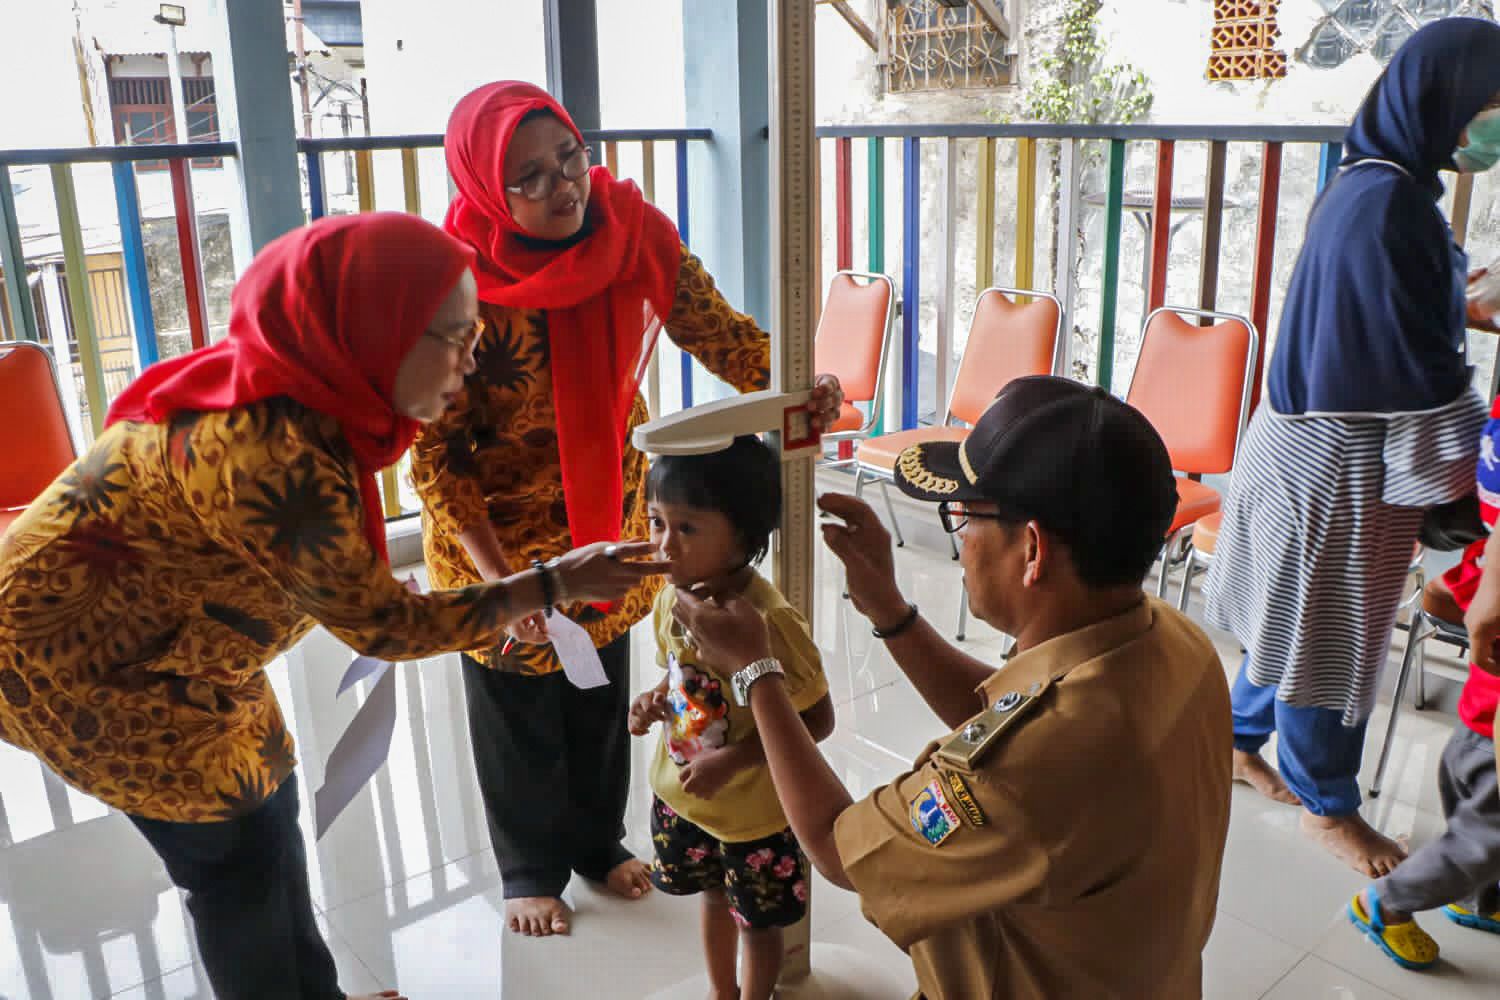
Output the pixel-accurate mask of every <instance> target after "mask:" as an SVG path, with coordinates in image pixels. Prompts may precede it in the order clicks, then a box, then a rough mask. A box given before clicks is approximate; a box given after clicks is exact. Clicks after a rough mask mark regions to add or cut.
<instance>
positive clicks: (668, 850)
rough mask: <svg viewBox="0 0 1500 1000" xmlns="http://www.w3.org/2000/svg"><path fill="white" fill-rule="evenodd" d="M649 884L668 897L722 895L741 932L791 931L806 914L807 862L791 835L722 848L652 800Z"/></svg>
mask: <svg viewBox="0 0 1500 1000" xmlns="http://www.w3.org/2000/svg"><path fill="white" fill-rule="evenodd" d="M651 843H652V845H653V846H654V847H655V848H656V863H655V864H653V865H652V866H651V881H652V883H653V884H654V885H655V886H656V887H657V888H658V889H660V890H661V891H662V892H664V893H666V894H667V895H669V896H694V895H697V894H698V893H700V892H707V891H709V890H712V889H722V890H723V891H724V895H725V896H726V897H728V899H729V912H730V913H732V914H733V915H734V919H735V922H736V923H738V924H739V925H740V926H741V927H748V928H751V929H753V930H766V929H769V928H772V927H790V926H791V925H792V924H795V923H796V922H797V921H799V920H801V919H802V918H803V917H804V916H805V915H806V914H807V875H808V872H807V857H806V856H805V855H804V854H803V853H802V848H801V847H800V846H798V844H797V838H796V837H794V836H792V831H791V830H790V829H787V830H782V831H781V832H780V833H775V834H772V835H771V836H769V837H762V838H761V839H760V840H749V841H746V842H744V843H742V844H726V843H724V842H722V841H719V840H717V839H715V838H714V837H713V836H711V835H710V834H708V833H706V832H705V831H703V830H701V829H699V828H698V827H697V826H694V825H693V824H692V823H690V822H688V821H687V820H685V819H683V818H682V817H681V816H679V815H677V813H675V812H673V811H672V808H671V807H670V806H668V805H667V804H666V803H665V802H663V801H662V800H661V799H658V798H656V797H655V796H652V798H651Z"/></svg>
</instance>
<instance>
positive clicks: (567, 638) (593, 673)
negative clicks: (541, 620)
mask: <svg viewBox="0 0 1500 1000" xmlns="http://www.w3.org/2000/svg"><path fill="white" fill-rule="evenodd" d="M547 635H548V636H549V637H550V638H551V639H552V648H553V649H555V650H557V658H558V659H559V660H561V661H562V665H563V673H564V674H566V675H567V677H568V680H569V681H571V682H572V683H573V686H574V687H576V688H583V689H584V690H588V689H589V688H596V687H603V686H604V685H606V684H608V683H609V677H608V675H606V674H605V673H604V661H602V660H600V659H599V651H598V650H597V649H595V648H594V640H593V639H592V638H590V637H589V634H588V632H586V631H585V630H584V628H583V626H582V625H579V624H578V623H577V622H575V621H574V620H573V619H571V618H568V617H567V616H565V615H553V616H552V617H551V618H548V619H547Z"/></svg>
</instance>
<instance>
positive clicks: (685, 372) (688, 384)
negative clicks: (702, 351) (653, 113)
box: [677, 139, 693, 410]
mask: <svg viewBox="0 0 1500 1000" xmlns="http://www.w3.org/2000/svg"><path fill="white" fill-rule="evenodd" d="M688 201H689V199H688V144H687V140H686V139H678V140H677V235H678V236H679V237H680V238H681V239H682V242H683V245H684V246H692V245H693V244H692V243H691V241H690V240H689V238H688ZM692 405H693V356H692V355H691V354H689V353H688V352H687V351H683V352H682V408H683V409H684V410H685V409H687V408H688V407H690V406H692Z"/></svg>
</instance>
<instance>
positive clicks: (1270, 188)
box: [1250, 142, 1281, 408]
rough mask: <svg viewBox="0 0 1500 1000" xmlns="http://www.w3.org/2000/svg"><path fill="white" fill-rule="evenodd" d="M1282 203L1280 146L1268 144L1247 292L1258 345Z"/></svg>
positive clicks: (1267, 315)
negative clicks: (1253, 270)
mask: <svg viewBox="0 0 1500 1000" xmlns="http://www.w3.org/2000/svg"><path fill="white" fill-rule="evenodd" d="M1280 201H1281V143H1279V142H1268V143H1266V146H1265V155H1264V157H1263V158H1262V160H1261V169H1260V207H1259V210H1258V214H1257V218H1256V223H1255V278H1254V284H1253V287H1252V291H1251V293H1250V321H1251V322H1252V323H1254V324H1255V328H1256V329H1257V330H1259V331H1260V342H1261V343H1262V344H1265V343H1267V342H1268V341H1269V339H1270V337H1269V334H1268V331H1267V330H1266V327H1267V326H1268V325H1270V322H1271V279H1272V277H1273V269H1274V265H1275V262H1276V211H1277V209H1278V208H1279V207H1280ZM1268 353H1269V352H1268V351H1265V350H1264V349H1263V350H1262V351H1261V357H1260V364H1259V365H1258V366H1257V368H1256V372H1255V385H1254V387H1253V390H1252V392H1251V394H1250V405H1251V407H1252V408H1253V407H1255V406H1257V405H1259V403H1260V386H1261V382H1262V380H1263V377H1264V373H1265V370H1266V355H1267V354H1268Z"/></svg>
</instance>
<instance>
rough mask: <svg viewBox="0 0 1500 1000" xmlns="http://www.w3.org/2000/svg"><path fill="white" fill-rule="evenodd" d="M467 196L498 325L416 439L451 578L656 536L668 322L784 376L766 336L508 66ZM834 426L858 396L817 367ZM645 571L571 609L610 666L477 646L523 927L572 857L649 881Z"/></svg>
mask: <svg viewBox="0 0 1500 1000" xmlns="http://www.w3.org/2000/svg"><path fill="white" fill-rule="evenodd" d="M444 149H445V151H446V154H447V159H448V171H449V173H450V175H451V176H452V178H453V183H454V186H455V188H456V189H457V194H456V196H455V197H454V199H453V203H452V205H451V206H450V207H449V209H448V217H447V220H446V222H445V228H446V229H447V230H448V232H450V233H452V234H453V235H455V236H457V237H458V238H459V239H461V240H463V242H464V243H466V244H468V245H469V246H470V247H472V248H473V249H474V250H475V252H476V253H477V255H478V260H477V263H476V265H475V273H476V275H477V276H478V279H479V299H480V314H481V315H482V316H483V317H484V319H485V321H486V332H485V334H484V336H483V337H482V338H481V340H480V344H479V348H478V350H477V351H476V352H475V359H476V361H477V362H478V370H477V371H476V372H474V373H473V374H471V375H470V376H469V377H468V378H467V379H466V380H465V384H464V390H463V392H462V393H461V394H460V396H459V398H458V400H457V401H456V402H455V404H454V406H453V408H452V409H451V410H449V412H448V413H447V414H446V415H445V416H444V417H443V419H441V420H439V421H437V422H435V423H434V424H432V425H431V426H429V427H427V428H425V429H424V431H423V433H422V434H421V435H419V437H418V439H417V444H416V448H415V451H414V452H413V461H412V468H413V472H414V475H415V478H416V483H417V490H418V492H419V493H420V494H421V496H422V499H423V504H424V507H425V509H426V521H425V527H426V530H425V532H424V537H425V544H426V551H427V566H428V569H429V571H430V573H431V576H432V580H433V582H434V585H436V586H464V585H467V584H472V583H477V582H478V581H480V580H494V579H499V578H501V577H504V576H505V575H506V574H507V573H510V572H511V571H512V569H513V568H514V567H517V566H525V565H527V564H528V563H530V562H531V561H533V560H536V559H547V558H551V557H552V556H555V555H556V554H557V553H559V552H563V551H566V550H567V549H568V548H569V547H570V546H573V545H579V544H583V543H586V542H589V541H594V540H597V539H601V538H615V537H617V536H618V537H626V538H645V537H646V536H647V534H648V530H647V524H646V505H645V502H644V500H643V499H642V493H643V486H644V480H645V472H646V459H645V457H644V456H643V455H641V454H640V453H639V452H637V451H636V450H635V449H634V448H633V447H632V446H631V444H630V429H631V428H633V427H634V426H635V425H636V424H639V423H641V422H643V421H644V420H646V418H647V414H646V404H645V401H644V400H643V399H642V398H641V395H640V393H639V391H638V387H639V384H640V377H641V372H642V371H643V369H644V367H645V363H646V361H647V360H648V359H649V357H650V353H651V349H652V347H653V345H654V343H655V339H656V335H657V333H658V332H659V331H660V330H661V329H663V328H665V330H666V332H667V335H668V336H669V337H671V338H672V340H673V341H674V342H675V343H676V344H677V345H678V346H679V347H681V348H682V349H684V350H686V351H687V352H689V353H690V354H692V355H693V356H694V357H696V358H697V359H698V360H699V361H700V362H702V363H703V365H704V366H705V367H706V368H708V369H709V370H710V371H712V372H713V373H714V374H716V375H718V376H719V377H720V378H722V379H724V380H725V381H726V382H729V383H730V384H732V385H733V386H734V387H735V388H737V389H739V390H740V391H749V390H754V389H763V388H765V387H766V385H767V383H768V381H769V370H770V358H771V345H770V338H769V337H767V335H766V334H765V333H764V332H763V331H762V330H761V329H760V328H759V327H757V326H756V324H755V321H754V320H753V319H751V318H750V317H748V316H745V315H742V314H741V313H738V312H736V311H735V310H734V309H733V308H731V307H730V305H729V304H728V303H727V302H725V301H724V298H723V296H721V295H720V294H719V292H718V290H717V289H716V288H715V287H714V282H713V279H712V278H711V277H710V276H709V275H708V272H707V271H705V270H704V269H703V265H702V263H701V262H700V261H699V260H698V258H697V257H695V256H693V254H692V253H690V252H689V251H688V249H687V248H686V247H685V246H683V245H682V242H681V240H680V239H679V237H678V234H677V229H676V227H675V226H673V224H672V222H671V220H669V219H668V218H667V217H666V216H665V215H663V214H662V213H661V212H659V211H658V210H657V209H656V208H654V207H653V206H651V205H650V204H648V203H647V202H646V200H645V198H644V197H643V196H642V195H641V192H640V190H639V189H638V188H637V187H636V186H635V185H634V184H632V183H630V182H627V181H618V180H615V179H614V178H613V177H612V176H610V174H609V172H608V171H607V170H605V169H604V168H603V167H593V168H592V169H591V168H590V151H589V148H588V146H587V145H585V143H584V140H583V135H582V133H581V132H579V130H578V128H577V126H576V125H574V124H573V120H572V119H571V118H570V117H568V113H567V111H565V110H564V109H563V107H562V106H561V105H560V104H558V103H557V102H556V101H555V100H553V99H552V98H551V97H550V96H549V95H548V94H547V93H546V92H545V91H543V90H540V89H539V88H537V87H534V86H532V85H531V84H527V83H517V82H506V83H495V84H490V85H487V86H484V87H481V88H479V89H478V90H476V91H474V92H473V93H471V94H469V95H468V96H467V97H465V98H464V99H463V100H462V101H460V102H459V104H458V106H457V107H456V108H455V109H454V111H453V115H452V118H451V119H450V120H449V123H448V133H447V136H446V139H445V141H444ZM814 393H815V395H814V399H813V402H812V403H811V404H810V409H812V410H813V413H814V419H815V421H817V422H819V423H820V424H822V425H824V426H827V425H829V424H831V423H832V421H833V420H834V419H835V418H836V417H837V415H838V413H839V408H840V406H841V405H842V403H843V393H842V391H841V390H840V389H839V385H838V380H837V379H836V378H834V377H833V376H831V375H823V376H819V378H818V388H817V389H815V390H814ZM659 586H660V585H659V583H657V582H656V581H655V580H652V581H646V582H643V583H642V584H641V586H639V587H637V588H635V589H634V590H632V591H631V592H630V593H629V594H627V595H625V597H624V598H623V599H621V600H619V601H616V602H614V603H613V604H609V605H589V604H587V603H575V604H573V605H572V606H570V607H568V608H567V609H566V611H567V614H568V615H569V616H570V617H571V618H573V619H574V620H575V621H576V622H578V623H579V624H581V625H582V626H583V627H584V628H585V629H586V630H587V631H588V632H589V634H590V636H591V637H592V638H593V640H594V643H595V645H596V646H597V647H598V648H599V652H600V656H601V658H602V659H603V661H604V664H605V671H606V673H607V674H608V675H609V678H610V681H611V683H610V684H609V685H608V686H606V687H600V688H595V689H592V690H588V691H583V690H579V689H577V688H574V687H573V686H572V685H571V684H570V683H569V682H568V681H567V680H566V679H565V677H564V676H563V675H562V674H561V673H560V669H561V665H560V663H559V662H558V659H557V657H556V656H555V655H554V653H553V651H552V647H551V645H550V644H549V642H548V639H547V634H546V632H545V630H544V629H543V628H542V627H540V623H539V622H538V621H537V620H536V619H535V618H532V619H528V620H527V621H524V622H522V623H520V624H518V625H516V626H513V627H512V628H511V630H510V633H511V636H512V638H513V639H514V640H516V641H514V642H507V643H506V644H504V645H503V646H500V647H493V646H487V645H483V644H477V645H474V646H472V647H470V650H471V651H470V652H469V653H468V654H467V655H466V657H465V660H464V689H465V692H466V694H467V699H468V708H469V728H470V732H471V734H472V736H473V744H474V758H475V765H476V767H477V769H478V773H479V781H480V787H481V790H482V792H483V794H484V800H485V808H486V810H487V812H488V816H489V824H490V837H491V840H492V842H493V844H494V847H495V853H496V855H497V856H498V858H499V860H500V869H501V875H502V877H503V880H504V885H505V896H506V899H507V917H508V921H509V924H510V927H511V929H512V930H516V931H520V932H522V933H525V934H537V935H545V934H552V933H562V932H566V931H567V929H568V918H569V914H568V911H567V909H566V907H564V905H563V903H562V901H561V898H560V897H561V894H562V891H563V888H564V887H565V886H566V885H567V883H568V880H569V879H570V878H571V876H572V874H573V873H575V872H576V873H578V874H580V875H582V876H584V877H585V878H588V879H592V880H595V881H598V882H603V883H605V884H606V885H607V886H608V887H609V888H610V889H611V890H613V891H614V892H616V893H617V894H619V895H621V896H624V897H626V898H636V897H639V896H641V895H643V894H644V893H645V892H647V891H649V889H650V881H649V880H648V879H647V877H646V873H645V870H644V868H643V867H642V865H641V863H640V862H639V861H638V860H636V859H635V858H634V857H633V856H632V855H631V853H630V852H629V851H627V850H626V849H625V847H624V846H623V845H622V844H621V842H620V838H621V837H622V836H623V835H624V826H623V818H624V815H625V803H626V797H627V792H628V787H629V771H630V769H629V754H630V745H629V735H628V733H627V731H626V726H625V716H626V710H627V708H628V701H629V690H630V684H629V677H630V663H629V648H628V633H629V630H630V627H631V626H632V625H634V624H635V623H636V622H638V621H640V620H641V619H642V618H644V617H645V616H646V614H647V613H648V612H649V611H650V609H651V605H652V602H653V600H654V599H655V596H656V592H657V590H658V589H659Z"/></svg>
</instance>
